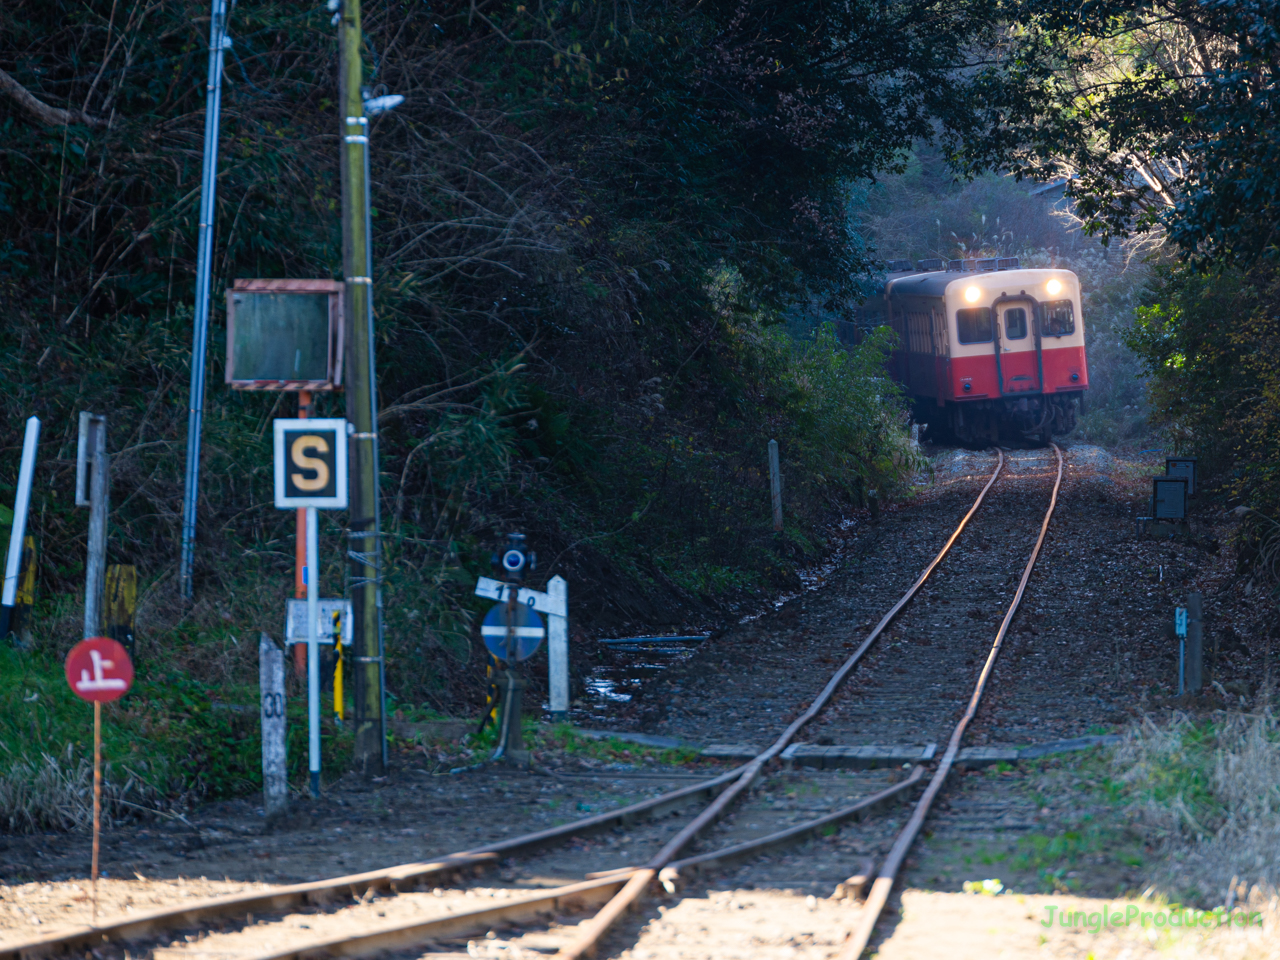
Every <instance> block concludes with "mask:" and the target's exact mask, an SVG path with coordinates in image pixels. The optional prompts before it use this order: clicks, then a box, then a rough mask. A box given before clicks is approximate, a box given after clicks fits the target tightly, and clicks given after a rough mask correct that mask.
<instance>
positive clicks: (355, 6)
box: [338, 0, 387, 777]
mask: <svg viewBox="0 0 1280 960" xmlns="http://www.w3.org/2000/svg"><path fill="white" fill-rule="evenodd" d="M340 12H341V19H340V21H339V27H338V37H339V59H340V66H339V83H338V89H339V92H340V95H339V97H338V102H339V105H340V107H339V109H340V110H341V120H342V143H343V146H342V168H341V169H342V263H343V277H344V279H345V281H346V293H345V301H344V315H345V318H346V320H345V323H346V329H347V336H346V362H345V364H344V367H343V376H344V377H345V378H346V394H347V422H348V424H349V425H350V426H349V430H350V433H349V437H350V447H349V450H350V454H349V462H350V465H351V466H350V473H349V488H350V491H351V496H350V502H349V505H348V513H347V538H348V539H347V551H346V552H347V556H348V558H349V559H350V561H351V580H350V583H351V658H352V660H351V663H352V669H351V679H352V685H353V687H354V691H353V692H354V694H355V717H354V718H353V720H354V731H353V732H354V734H355V766H356V769H357V770H358V771H359V772H360V773H361V775H363V776H366V777H376V776H382V774H383V772H384V771H385V769H386V764H387V729H386V711H385V709H384V699H385V697H384V674H383V668H384V661H383V648H382V591H381V587H380V582H381V578H382V571H381V560H380V555H381V550H382V545H381V542H380V538H381V531H380V529H379V526H380V518H379V515H378V415H377V410H378V390H377V382H376V380H375V378H374V352H373V346H374V336H373V261H372V252H371V250H370V246H369V230H370V210H369V121H368V118H367V117H365V115H364V98H363V96H362V92H361V91H362V87H363V86H364V76H363V61H362V56H363V54H362V50H363V41H362V38H361V27H360V0H343V3H342V7H341V11H340Z"/></svg>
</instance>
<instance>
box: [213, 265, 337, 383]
mask: <svg viewBox="0 0 1280 960" xmlns="http://www.w3.org/2000/svg"><path fill="white" fill-rule="evenodd" d="M342 289H343V288H342V284H341V283H339V282H337V281H336V280H237V281H235V283H234V284H233V285H232V287H231V289H230V290H228V291H227V374H226V380H227V383H229V384H230V385H231V386H232V387H233V388H235V389H237V390H337V389H340V388H341V385H342V350H343V323H342Z"/></svg>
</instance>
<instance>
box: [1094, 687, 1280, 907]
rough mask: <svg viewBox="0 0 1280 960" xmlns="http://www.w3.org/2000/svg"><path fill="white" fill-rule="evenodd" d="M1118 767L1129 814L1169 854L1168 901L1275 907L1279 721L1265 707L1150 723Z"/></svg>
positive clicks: (1130, 738)
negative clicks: (1213, 716)
mask: <svg viewBox="0 0 1280 960" xmlns="http://www.w3.org/2000/svg"><path fill="white" fill-rule="evenodd" d="M1112 763H1113V765H1114V768H1115V770H1116V771H1117V772H1118V773H1119V780H1120V781H1121V782H1122V783H1123V784H1124V785H1125V786H1126V788H1127V791H1128V793H1129V795H1130V797H1131V806H1130V813H1131V814H1132V815H1133V816H1134V817H1135V820H1136V821H1137V822H1138V823H1139V824H1140V825H1141V826H1142V827H1143V828H1145V831H1146V832H1147V833H1148V834H1149V835H1150V836H1151V838H1152V840H1153V841H1155V842H1156V843H1157V844H1158V845H1159V846H1160V847H1161V848H1162V851H1163V853H1164V855H1165V856H1164V861H1163V863H1162V865H1161V866H1160V867H1159V869H1158V871H1157V873H1156V875H1155V876H1153V880H1155V881H1156V883H1157V885H1158V886H1159V887H1160V888H1162V889H1164V890H1166V892H1167V893H1168V894H1169V895H1170V896H1175V897H1187V898H1188V899H1203V900H1207V901H1208V902H1209V904H1211V905H1212V904H1219V903H1222V902H1224V901H1227V900H1236V901H1240V900H1245V899H1247V900H1249V901H1251V902H1254V903H1258V902H1261V901H1271V900H1272V899H1273V897H1274V893H1275V891H1276V889H1277V887H1278V886H1280V858H1277V855H1276V854H1277V851H1280V723H1277V720H1276V717H1275V716H1274V715H1273V714H1272V713H1271V712H1270V711H1269V710H1267V711H1263V712H1262V713H1260V714H1242V713H1230V714H1222V715H1220V716H1219V717H1218V718H1216V719H1215V720H1213V721H1212V722H1209V723H1205V722H1203V721H1197V720H1194V719H1192V718H1191V717H1189V716H1187V715H1185V714H1176V715H1174V717H1173V718H1172V719H1171V720H1169V721H1168V722H1167V723H1163V724H1161V723H1156V722H1154V721H1152V720H1151V719H1150V718H1146V719H1144V720H1143V721H1142V722H1141V723H1139V724H1138V725H1136V726H1135V727H1133V728H1132V729H1131V730H1130V731H1129V733H1128V735H1127V736H1126V738H1125V740H1124V742H1123V743H1121V744H1120V745H1118V746H1117V748H1116V750H1115V752H1114V754H1113V757H1112Z"/></svg>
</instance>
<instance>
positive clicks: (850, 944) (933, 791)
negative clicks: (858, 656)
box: [840, 444, 1062, 960]
mask: <svg viewBox="0 0 1280 960" xmlns="http://www.w3.org/2000/svg"><path fill="white" fill-rule="evenodd" d="M1050 446H1052V447H1053V452H1054V453H1055V454H1057V456H1058V475H1057V477H1056V479H1055V480H1054V481H1053V493H1052V494H1051V495H1050V496H1049V509H1048V510H1046V511H1045V514H1044V520H1043V522H1041V524H1040V536H1039V537H1037V538H1036V545H1035V547H1034V548H1032V550H1031V556H1030V558H1029V559H1028V560H1027V565H1026V567H1025V568H1024V569H1023V571H1022V579H1021V580H1019V581H1018V589H1017V592H1015V593H1014V595H1013V601H1012V602H1011V603H1010V604H1009V609H1008V610H1006V611H1005V615H1004V619H1003V620H1001V621H1000V629H999V630H997V631H996V638H995V640H993V641H992V643H991V650H990V651H989V652H988V653H987V661H986V663H985V664H983V666H982V673H981V674H979V676H978V682H977V685H976V686H975V687H974V690H973V695H972V696H971V697H970V698H969V706H968V708H967V709H966V710H965V712H964V716H963V717H961V718H960V722H959V723H957V724H956V727H955V729H954V730H952V731H951V739H950V741H948V743H947V750H946V753H944V754H943V755H942V760H941V761H940V762H939V763H938V769H937V770H935V771H934V774H933V778H932V779H931V780H930V781H929V785H928V786H927V787H925V791H924V795H923V796H922V797H921V798H920V801H919V802H918V803H917V804H916V808H915V810H914V811H912V814H911V818H910V819H909V820H908V821H907V823H906V826H904V827H903V828H902V831H901V833H899V834H898V838H897V839H896V840H895V841H894V844H893V847H892V848H891V849H890V850H889V855H888V856H887V857H885V860H884V863H883V864H882V865H881V866H880V873H879V875H878V876H877V877H876V881H875V883H873V884H872V885H871V892H870V894H868V895H867V902H866V904H865V905H864V906H863V908H862V913H861V915H860V916H859V918H858V925H857V926H856V927H854V929H853V931H852V933H851V934H850V935H849V939H848V940H846V941H845V943H844V946H843V948H842V949H841V951H840V960H857V958H858V957H860V956H862V952H863V951H864V950H865V949H866V948H867V943H868V942H869V941H870V940H871V934H872V933H873V932H874V930H875V926H876V921H877V920H879V919H880V911H881V910H883V909H884V905H885V903H886V902H887V901H888V899H889V893H890V891H892V890H893V883H894V880H895V879H896V878H897V875H898V870H899V868H901V866H902V862H903V860H905V859H906V857H907V851H908V850H910V849H911V844H912V843H914V842H915V839H916V836H917V834H919V833H920V828H921V827H922V826H924V820H925V817H926V816H927V815H928V813H929V807H930V806H931V805H932V803H933V801H934V798H936V797H937V796H938V793H939V791H941V790H942V785H943V783H944V782H945V781H946V779H947V775H948V774H949V773H950V772H951V768H952V766H953V765H954V764H955V759H956V754H958V753H959V752H960V741H961V739H963V737H964V732H965V729H966V728H967V727H968V726H969V721H971V720H972V719H973V717H974V715H975V714H976V713H977V712H978V704H979V703H980V702H981V701H982V693H983V691H984V690H985V689H986V685H987V680H988V678H989V677H990V676H991V671H992V670H993V669H995V665H996V658H997V657H998V656H999V655H1000V648H1001V646H1002V645H1003V644H1004V638H1005V634H1007V633H1008V632H1009V624H1010V623H1012V622H1013V615H1014V614H1015V613H1017V612H1018V606H1019V605H1020V604H1021V603H1022V595H1023V594H1024V593H1026V590H1027V581H1029V580H1030V579H1031V571H1032V570H1034V569H1035V566H1036V561H1037V560H1038V559H1039V558H1040V548H1041V547H1043V546H1044V538H1045V534H1046V533H1048V532H1049V521H1050V520H1051V519H1052V518H1053V511H1054V508H1055V507H1057V505H1058V490H1059V489H1060V488H1061V486H1062V451H1061V450H1060V449H1059V448H1058V445H1057V444H1050Z"/></svg>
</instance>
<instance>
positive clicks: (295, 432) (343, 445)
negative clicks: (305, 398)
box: [274, 419, 347, 510]
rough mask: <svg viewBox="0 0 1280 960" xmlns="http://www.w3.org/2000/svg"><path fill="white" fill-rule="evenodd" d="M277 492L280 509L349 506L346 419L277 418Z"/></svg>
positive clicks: (337, 508) (277, 504) (329, 508)
mask: <svg viewBox="0 0 1280 960" xmlns="http://www.w3.org/2000/svg"><path fill="white" fill-rule="evenodd" d="M274 429H275V481H276V483H275V494H276V498H275V499H276V506H277V507H278V508H279V509H281V510H294V509H297V508H299V507H315V508H317V509H328V510H342V509H345V508H346V506H347V421H345V420H337V419H329V420H277V421H275V428H274Z"/></svg>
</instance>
